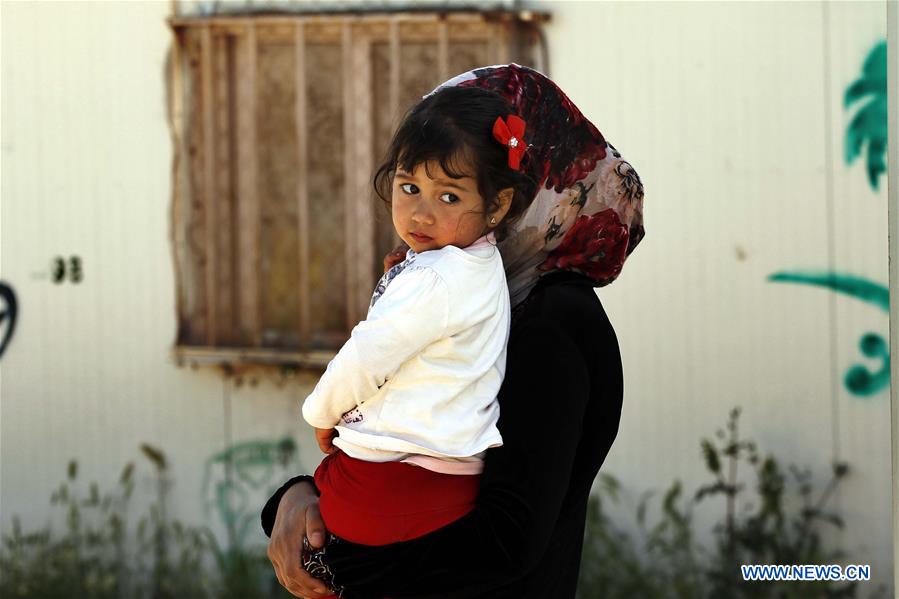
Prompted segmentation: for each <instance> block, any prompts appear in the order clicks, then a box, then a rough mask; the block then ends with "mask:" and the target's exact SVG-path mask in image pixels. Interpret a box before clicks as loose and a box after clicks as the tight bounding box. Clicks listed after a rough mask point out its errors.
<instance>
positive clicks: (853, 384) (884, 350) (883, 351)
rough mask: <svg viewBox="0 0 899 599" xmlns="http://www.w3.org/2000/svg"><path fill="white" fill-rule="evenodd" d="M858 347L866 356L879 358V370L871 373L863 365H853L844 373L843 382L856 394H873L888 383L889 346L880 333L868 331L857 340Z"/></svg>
mask: <svg viewBox="0 0 899 599" xmlns="http://www.w3.org/2000/svg"><path fill="white" fill-rule="evenodd" d="M859 349H860V350H861V352H862V353H863V354H865V355H866V356H867V357H869V358H871V359H874V360H880V363H881V367H880V370H878V371H877V372H874V373H872V372H870V371H869V370H868V369H867V368H865V367H864V366H861V365H855V366H853V367H852V368H850V369H849V372H847V373H846V377H845V379H844V382H845V384H846V387H847V388H848V389H849V390H850V391H851V392H852V393H854V394H856V395H861V396H867V395H873V394H875V393H877V392H878V391H880V390H881V389H884V388H886V387H888V386H889V384H890V346H889V344H887V342H886V341H885V340H884V338H883V337H881V336H880V335H877V334H876V333H868V334H866V335H865V336H864V337H862V339H861V341H860V342H859Z"/></svg>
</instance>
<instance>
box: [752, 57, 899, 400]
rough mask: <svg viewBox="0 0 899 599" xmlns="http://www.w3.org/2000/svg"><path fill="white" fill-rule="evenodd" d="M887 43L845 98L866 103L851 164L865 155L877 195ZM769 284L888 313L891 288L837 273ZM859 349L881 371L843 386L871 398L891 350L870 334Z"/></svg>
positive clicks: (852, 375)
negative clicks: (810, 289) (814, 290)
mask: <svg viewBox="0 0 899 599" xmlns="http://www.w3.org/2000/svg"><path fill="white" fill-rule="evenodd" d="M886 80H887V45H886V41H881V42H878V43H877V44H876V45H875V46H874V48H873V49H872V50H871V51H870V52H868V55H867V57H866V58H865V60H864V64H863V65H862V74H861V76H860V77H859V78H858V79H856V80H855V81H853V82H852V83H851V84H850V85H849V87H848V88H847V89H846V92H845V94H844V97H843V104H844V107H845V108H846V109H847V110H848V109H849V108H850V106H852V105H854V104H857V103H861V104H862V105H861V108H859V110H858V111H857V112H856V113H855V116H854V117H853V118H852V120H851V121H850V123H849V126H848V127H847V129H846V146H845V157H846V164H848V165H851V164H852V162H853V161H854V160H855V159H856V158H857V157H859V156H860V155H861V154H862V152H863V151H864V153H865V161H866V164H867V173H868V184H869V185H870V186H871V189H873V190H874V191H875V192H876V191H878V183H879V181H880V176H881V175H882V174H883V173H884V172H886V152H887V82H886ZM865 99H866V100H867V102H862V100H865ZM768 281H772V282H781V283H798V284H800V285H814V286H818V287H823V288H825V289H829V290H830V291H831V292H834V293H842V294H845V295H848V296H850V297H854V298H855V299H858V300H861V301H863V302H866V303H868V304H871V305H872V306H876V307H878V308H880V309H881V310H883V311H884V312H886V313H887V315H889V313H890V290H889V288H888V287H887V286H885V285H882V284H880V283H877V282H875V281H870V280H868V279H865V278H862V277H858V276H855V275H852V274H847V273H837V272H803V271H793V272H777V273H774V274H772V275H769V276H768ZM858 348H859V351H861V353H862V354H863V355H864V356H865V357H866V358H869V359H871V360H874V361H876V362H878V367H877V368H876V369H875V370H873V371H871V370H869V369H868V368H866V367H865V366H863V365H861V364H855V365H853V366H852V367H851V368H849V370H848V371H847V372H846V374H845V375H844V376H843V384H844V385H845V386H846V389H847V390H848V391H849V392H850V393H852V394H853V395H856V396H859V397H867V396H871V395H874V394H876V393H879V392H880V391H882V390H883V389H887V388H889V384H890V350H889V344H888V343H887V341H886V339H885V338H884V336H883V335H879V334H877V333H873V332H868V333H865V334H864V335H862V337H861V339H860V340H859V342H858Z"/></svg>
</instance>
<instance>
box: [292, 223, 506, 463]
mask: <svg viewBox="0 0 899 599" xmlns="http://www.w3.org/2000/svg"><path fill="white" fill-rule="evenodd" d="M407 261H408V263H407V264H406V265H405V267H404V269H403V270H402V271H401V272H400V273H399V274H398V275H397V276H396V277H395V278H394V279H393V280H392V281H391V282H390V283H389V285H388V286H387V288H386V291H384V293H383V295H381V296H380V297H379V298H378V300H377V302H375V303H374V304H373V305H372V306H371V308H370V309H369V312H368V316H367V317H366V319H365V320H363V321H362V322H360V323H359V324H358V325H356V327H355V328H353V331H352V333H351V336H350V339H349V340H348V341H347V342H346V343H345V344H344V346H343V347H342V348H341V349H340V351H339V352H338V353H337V355H336V356H335V357H334V359H333V360H331V362H330V363H329V364H328V367H327V370H326V371H325V373H324V374H323V375H322V377H321V379H319V381H318V384H317V385H316V386H315V389H314V390H313V391H312V393H311V394H310V395H309V396H308V397H307V398H306V400H305V402H304V403H303V417H304V418H305V419H306V421H307V422H308V423H309V424H311V425H312V426H314V427H317V428H331V427H335V426H336V428H337V431H338V433H339V436H338V437H337V438H335V439H334V444H335V445H336V446H337V447H339V448H340V449H341V450H343V451H344V452H346V453H347V454H348V455H350V456H351V457H354V458H358V459H362V460H367V461H372V462H387V461H407V462H412V463H415V464H418V465H421V466H423V467H425V468H428V469H431V470H436V471H438V472H447V473H458V474H470V473H474V472H478V471H480V469H481V467H482V465H481V462H480V460H481V456H482V455H483V452H484V451H485V450H486V449H487V448H489V447H495V446H498V445H501V444H502V438H501V436H500V433H499V430H498V429H497V427H496V422H497V420H498V419H499V405H498V403H497V401H496V395H497V392H498V391H499V387H500V384H501V383H502V380H503V374H504V372H505V366H506V344H507V342H508V338H509V323H510V307H509V291H508V287H507V285H506V276H505V272H504V271H503V263H502V259H501V258H500V254H499V251H498V250H497V248H496V247H495V246H494V245H493V244H492V243H490V241H489V240H488V238H487V237H482V238H480V239H479V240H477V241H476V242H475V243H473V244H472V245H470V246H468V247H467V248H465V249H460V248H457V247H454V246H446V247H444V248H441V249H439V250H430V251H426V252H422V253H420V254H415V253H414V252H409V253H408V254H407Z"/></svg>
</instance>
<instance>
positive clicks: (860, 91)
mask: <svg viewBox="0 0 899 599" xmlns="http://www.w3.org/2000/svg"><path fill="white" fill-rule="evenodd" d="M863 100H867V102H864V103H863V104H862V106H861V108H860V109H859V110H858V112H856V113H855V116H854V117H853V118H852V121H851V122H850V123H849V127H848V128H847V130H846V148H845V153H846V164H850V165H851V164H852V162H853V161H854V160H855V159H856V158H858V157H859V156H860V155H861V153H862V151H864V152H865V161H866V163H867V171H868V183H869V184H870V185H871V188H872V189H874V191H877V189H878V183H879V182H880V176H881V175H882V174H883V173H885V172H886V170H887V166H886V154H887V43H886V40H884V41H882V42H880V43H878V44H877V45H875V46H874V49H873V50H871V51H870V52H869V53H868V56H867V58H865V62H864V65H863V66H862V75H861V77H859V78H858V79H856V80H855V81H853V82H852V84H851V85H850V86H849V87H848V88H847V89H846V93H845V95H844V97H843V105H844V107H845V108H846V109H847V110H848V109H849V107H850V106H851V105H853V104H856V103H859V102H862V101H863Z"/></svg>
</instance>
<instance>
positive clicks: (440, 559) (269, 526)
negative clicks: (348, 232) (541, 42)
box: [262, 64, 643, 599]
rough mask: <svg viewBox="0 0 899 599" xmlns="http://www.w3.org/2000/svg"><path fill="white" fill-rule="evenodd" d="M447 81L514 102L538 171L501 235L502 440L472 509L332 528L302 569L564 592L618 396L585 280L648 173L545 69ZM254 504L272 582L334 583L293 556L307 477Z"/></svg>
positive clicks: (392, 593) (607, 257) (496, 70)
mask: <svg viewBox="0 0 899 599" xmlns="http://www.w3.org/2000/svg"><path fill="white" fill-rule="evenodd" d="M455 85H474V86H479V87H482V88H485V89H490V90H493V91H495V92H497V93H499V94H501V95H502V96H503V97H505V98H506V99H507V100H508V101H509V102H510V103H511V104H512V106H513V109H514V110H515V111H516V113H517V114H518V115H519V116H520V117H521V118H523V119H524V121H525V122H526V123H527V124H528V131H530V138H529V140H528V141H529V145H528V150H527V163H526V164H527V167H526V168H527V169H528V171H529V174H530V175H531V176H532V177H533V178H534V180H536V181H539V182H540V183H541V185H540V186H539V187H538V190H539V191H538V193H537V195H536V197H535V198H534V200H533V201H532V203H531V205H530V206H529V207H528V209H527V211H526V212H525V214H524V215H523V216H522V217H521V218H520V219H518V220H517V221H516V222H515V223H514V225H513V227H512V229H511V230H510V231H509V233H508V235H507V236H506V237H505V238H504V239H502V240H501V241H500V243H499V245H498V247H499V249H500V252H501V254H502V257H503V262H504V264H505V267H506V273H507V278H508V282H509V290H510V297H511V305H512V306H513V320H512V329H511V333H510V337H509V345H508V353H507V366H506V373H505V379H504V381H503V384H502V387H501V389H500V391H499V402H500V406H501V412H500V420H499V424H498V426H499V429H500V431H501V433H502V436H503V446H502V447H498V448H493V449H490V450H488V452H487V456H486V459H485V464H484V472H483V474H482V478H481V486H480V489H479V495H478V500H477V506H476V508H475V509H474V511H472V512H470V513H469V514H467V515H466V516H464V517H463V518H461V519H459V520H457V521H455V522H453V523H452V524H450V525H448V526H446V527H444V528H441V529H439V530H437V531H435V532H433V533H430V534H428V535H425V536H423V537H420V538H416V539H413V540H411V541H406V542H402V543H395V544H393V545H387V546H380V547H370V546H362V545H355V544H352V543H347V542H338V543H336V544H329V545H327V547H325V549H323V550H322V551H319V552H316V553H314V554H313V555H314V556H315V560H314V561H315V564H314V568H311V569H313V573H314V574H316V575H317V576H318V577H319V578H323V579H325V580H326V581H327V584H329V585H332V586H333V588H336V589H338V591H340V592H341V593H342V596H343V597H346V598H348V599H352V598H356V597H359V598H362V597H372V598H374V597H385V596H388V597H395V598H399V597H429V598H437V597H446V598H449V597H452V598H458V599H461V598H464V597H515V598H523V597H524V598H530V597H533V598H535V599H536V598H540V599H547V598H553V597H559V598H563V597H564V598H570V597H573V596H574V594H575V590H576V585H577V576H578V569H579V563H580V552H581V545H582V542H583V532H584V522H585V518H586V507H587V498H588V496H589V492H590V487H591V485H592V482H593V479H594V478H595V476H596V474H597V472H598V470H599V467H600V465H601V464H602V462H603V460H604V459H605V457H606V455H607V453H608V451H609V448H610V447H611V444H612V442H613V440H614V438H615V435H616V434H617V430H618V421H619V418H620V414H621V402H622V397H623V381H622V372H621V358H620V354H619V350H618V342H617V339H616V337H615V333H614V330H613V328H612V326H611V324H610V323H609V321H608V318H607V317H606V315H605V312H604V311H603V309H602V305H601V304H600V302H599V299H598V298H597V296H596V294H595V292H594V291H593V288H594V287H598V286H602V285H606V284H608V283H610V282H611V281H613V280H614V279H615V278H616V277H617V276H618V274H619V273H620V271H621V268H622V266H623V264H624V261H625V259H626V257H627V256H628V255H629V254H630V253H631V252H632V251H633V249H634V247H635V246H636V245H637V243H639V241H640V240H641V239H642V237H643V225H642V221H643V218H642V203H643V187H642V184H641V182H640V179H639V177H638V176H637V174H636V172H635V171H634V170H633V168H632V167H631V166H630V165H629V164H628V163H627V162H625V161H624V160H622V159H621V156H620V154H618V152H617V151H616V150H615V149H614V148H613V147H612V146H611V145H609V144H607V143H606V141H605V140H604V138H603V137H602V134H600V132H599V131H598V130H597V129H596V128H595V127H594V126H593V124H592V123H590V121H588V120H587V119H586V118H585V117H584V116H583V115H582V114H581V112H580V111H579V110H578V109H577V108H576V107H575V106H574V104H572V103H571V101H570V100H569V99H568V98H567V97H566V96H565V94H564V93H563V92H562V91H561V90H560V89H559V88H558V87H557V86H556V85H555V84H554V83H553V82H552V81H550V80H549V79H548V78H546V77H545V76H543V75H541V74H540V73H538V72H536V71H534V70H532V69H528V68H526V67H521V66H519V65H516V64H510V65H503V66H496V67H486V68H482V69H476V70H474V71H470V72H468V73H464V74H462V75H460V76H458V77H455V78H453V79H451V80H450V81H447V82H446V83H444V84H443V85H441V86H440V87H445V86H455ZM438 89H440V88H438ZM435 91H436V90H435ZM432 93H433V92H432ZM262 520H263V528H264V529H265V530H266V533H267V534H269V535H270V536H271V538H272V540H271V543H270V545H269V557H270V559H271V560H272V563H273V565H274V567H275V571H276V573H277V575H278V579H279V581H280V582H281V584H282V585H284V586H285V588H287V589H288V590H289V591H291V592H292V593H293V594H294V595H296V596H298V597H324V596H326V595H328V594H329V593H330V591H329V590H328V589H327V588H326V586H325V584H323V583H322V581H321V580H318V579H316V578H312V577H311V576H310V575H309V573H308V572H305V571H303V569H302V567H301V566H300V561H299V555H300V554H301V551H302V547H303V537H304V535H307V536H308V542H309V545H311V546H312V547H322V546H323V545H324V529H323V526H322V523H321V520H320V518H319V516H318V512H317V503H316V493H315V488H314V486H313V485H312V484H310V481H309V477H297V478H295V479H292V480H291V481H288V483H287V484H285V485H284V486H283V487H282V488H281V489H280V490H279V491H278V492H277V493H276V494H275V495H274V496H273V497H272V498H271V499H270V500H269V502H268V503H267V504H266V507H265V509H264V510H263V514H262Z"/></svg>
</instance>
